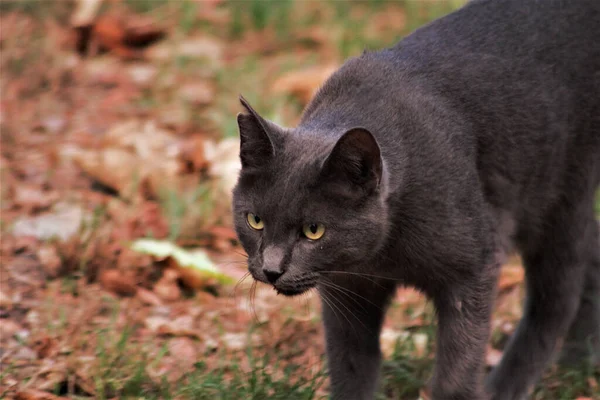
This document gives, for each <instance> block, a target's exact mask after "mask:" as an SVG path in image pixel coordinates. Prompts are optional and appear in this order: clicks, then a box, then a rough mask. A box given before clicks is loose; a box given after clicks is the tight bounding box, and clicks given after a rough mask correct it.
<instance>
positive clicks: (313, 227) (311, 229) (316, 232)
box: [302, 224, 325, 240]
mask: <svg viewBox="0 0 600 400" xmlns="http://www.w3.org/2000/svg"><path fill="white" fill-rule="evenodd" d="M302 233H303V234H304V236H306V238H307V239H310V240H317V239H320V238H321V237H322V236H323V234H324V233H325V226H324V225H323V224H306V225H304V227H302Z"/></svg>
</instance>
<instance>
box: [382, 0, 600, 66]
mask: <svg viewBox="0 0 600 400" xmlns="http://www.w3.org/2000/svg"><path fill="white" fill-rule="evenodd" d="M598 35H600V1H597V0H475V1H472V2H470V3H469V4H467V5H466V6H465V7H463V8H461V9H460V10H458V11H456V12H454V13H452V14H450V15H448V16H446V17H444V18H442V19H439V20H437V21H434V22H433V23H431V24H429V25H426V26H424V27H422V28H420V29H418V30H416V31H415V32H414V33H413V34H411V35H410V36H408V37H407V38H405V39H404V40H402V41H401V42H399V43H398V44H397V45H396V46H395V47H394V48H393V50H394V51H397V52H401V54H402V58H404V59H406V58H407V57H413V58H415V59H420V61H421V62H423V63H424V64H427V63H429V62H432V63H436V64H438V65H439V64H440V61H445V60H446V59H447V58H449V57H454V58H459V59H460V58H461V57H464V56H466V55H469V54H488V55H490V56H495V57H498V58H499V59H503V60H513V61H514V62H515V63H519V64H527V63H531V64H534V63H535V64H551V65H553V66H554V67H555V68H557V69H561V70H565V71H572V70H574V69H576V70H577V74H578V75H581V74H582V72H584V71H583V70H582V69H585V70H586V71H587V72H592V73H595V72H598V69H599V68H600V41H599V40H598ZM583 63H585V65H582V64H583Z"/></svg>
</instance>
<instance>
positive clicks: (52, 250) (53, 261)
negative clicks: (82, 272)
mask: <svg viewBox="0 0 600 400" xmlns="http://www.w3.org/2000/svg"><path fill="white" fill-rule="evenodd" d="M37 257H38V259H39V260H40V263H42V268H43V269H44V272H45V273H46V276H48V277H49V278H57V277H58V276H60V275H61V266H62V260H61V259H60V257H59V256H58V252H57V251H56V247H55V246H52V245H49V244H45V245H42V246H41V247H40V248H39V249H38V251H37Z"/></svg>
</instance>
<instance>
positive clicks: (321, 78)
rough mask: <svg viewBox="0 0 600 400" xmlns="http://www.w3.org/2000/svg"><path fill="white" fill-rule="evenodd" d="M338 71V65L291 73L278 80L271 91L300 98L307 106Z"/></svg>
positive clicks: (319, 66) (321, 66)
mask: <svg viewBox="0 0 600 400" xmlns="http://www.w3.org/2000/svg"><path fill="white" fill-rule="evenodd" d="M337 69H338V66H337V65H318V66H314V67H310V68H307V69H305V70H300V71H291V72H288V73H287V74H285V75H283V76H282V77H280V78H278V79H277V80H276V81H275V82H274V83H273V85H272V86H271V89H272V90H273V93H284V94H290V95H294V96H296V97H298V98H299V99H300V100H301V101H302V102H303V103H304V104H307V103H308V102H309V101H310V99H311V98H312V96H313V95H314V93H315V92H316V91H317V89H318V88H319V87H320V86H321V85H322V84H323V83H324V82H325V80H327V78H329V76H331V74H333V73H334V72H335V71H336V70H337Z"/></svg>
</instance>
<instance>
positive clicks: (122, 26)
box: [92, 15, 165, 59]
mask: <svg viewBox="0 0 600 400" xmlns="http://www.w3.org/2000/svg"><path fill="white" fill-rule="evenodd" d="M92 36H93V38H94V39H95V40H97V41H98V44H99V46H100V48H102V49H105V50H109V51H111V52H113V53H115V54H116V55H118V56H120V57H122V58H125V59H132V58H141V57H142V53H141V52H140V48H142V47H146V46H148V45H150V44H152V43H154V42H156V41H157V40H159V39H161V38H163V37H164V36H165V32H164V30H163V29H161V28H159V27H158V26H157V25H156V23H155V22H154V21H153V20H152V19H150V18H147V17H143V16H138V15H126V16H123V15H121V16H117V15H104V16H102V17H100V18H98V20H97V22H96V23H95V24H94V27H93V30H92Z"/></svg>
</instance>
